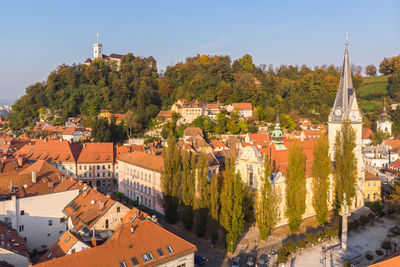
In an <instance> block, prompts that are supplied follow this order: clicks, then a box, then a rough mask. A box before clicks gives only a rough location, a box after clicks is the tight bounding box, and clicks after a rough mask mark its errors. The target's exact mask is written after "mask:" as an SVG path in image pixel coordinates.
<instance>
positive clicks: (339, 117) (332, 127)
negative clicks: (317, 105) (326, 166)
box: [328, 41, 365, 210]
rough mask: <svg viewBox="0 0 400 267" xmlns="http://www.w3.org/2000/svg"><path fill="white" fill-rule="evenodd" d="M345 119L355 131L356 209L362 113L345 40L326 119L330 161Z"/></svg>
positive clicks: (360, 193)
mask: <svg viewBox="0 0 400 267" xmlns="http://www.w3.org/2000/svg"><path fill="white" fill-rule="evenodd" d="M345 120H350V122H351V127H352V128H353V130H354V131H355V139H356V140H355V143H356V147H355V148H354V154H355V158H356V160H357V174H358V177H357V186H356V196H355V200H354V201H353V207H352V209H353V210H354V209H358V208H360V207H362V206H364V197H363V195H364V192H363V190H364V182H365V178H364V172H365V166H364V161H363V155H362V150H361V149H362V115H361V112H360V110H359V108H358V105H357V98H356V93H355V90H354V88H353V82H352V78H351V71H350V62H349V52H348V43H347V41H346V49H345V53H344V61H343V67H342V72H341V76H340V82H339V89H338V91H337V94H336V98H335V103H334V105H333V108H332V110H331V112H330V114H329V119H328V140H329V154H330V155H331V159H332V161H333V160H334V157H335V150H334V148H335V139H336V134H337V132H340V131H341V128H342V126H343V123H344V121H345Z"/></svg>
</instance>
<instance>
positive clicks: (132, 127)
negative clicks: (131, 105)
mask: <svg viewBox="0 0 400 267" xmlns="http://www.w3.org/2000/svg"><path fill="white" fill-rule="evenodd" d="M124 122H125V127H126V129H127V134H128V137H129V138H131V137H132V135H133V133H138V132H140V131H141V130H142V129H143V125H142V124H141V123H140V122H139V121H138V117H137V116H136V114H135V112H134V111H133V110H132V109H130V110H128V111H127V112H126V113H125V117H124Z"/></svg>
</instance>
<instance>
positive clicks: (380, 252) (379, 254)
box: [375, 249, 383, 256]
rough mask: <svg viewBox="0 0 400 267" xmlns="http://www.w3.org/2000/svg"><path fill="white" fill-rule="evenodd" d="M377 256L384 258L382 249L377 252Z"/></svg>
mask: <svg viewBox="0 0 400 267" xmlns="http://www.w3.org/2000/svg"><path fill="white" fill-rule="evenodd" d="M375 253H376V255H378V256H382V255H383V251H382V250H380V249H377V250H375Z"/></svg>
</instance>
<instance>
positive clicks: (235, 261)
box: [232, 257, 240, 267]
mask: <svg viewBox="0 0 400 267" xmlns="http://www.w3.org/2000/svg"><path fill="white" fill-rule="evenodd" d="M232 267H240V258H239V257H235V258H233V260H232Z"/></svg>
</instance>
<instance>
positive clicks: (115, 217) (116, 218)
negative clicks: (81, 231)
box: [94, 202, 129, 230]
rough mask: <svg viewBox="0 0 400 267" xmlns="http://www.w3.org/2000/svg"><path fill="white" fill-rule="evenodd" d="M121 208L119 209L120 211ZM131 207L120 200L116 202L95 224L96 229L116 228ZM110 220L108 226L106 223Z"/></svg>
mask: <svg viewBox="0 0 400 267" xmlns="http://www.w3.org/2000/svg"><path fill="white" fill-rule="evenodd" d="M118 208H119V211H118ZM128 211H129V208H128V207H126V206H125V205H122V204H121V203H119V202H115V204H114V205H113V206H112V207H111V208H110V209H109V210H108V211H107V212H106V213H105V214H104V216H102V217H101V218H100V219H99V220H98V221H97V222H96V224H95V225H94V228H95V229H96V230H114V229H115V228H116V227H117V226H118V225H119V224H120V222H121V221H122V218H123V217H124V216H125V214H126V213H127V212H128ZM106 221H108V227H107V224H106Z"/></svg>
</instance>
